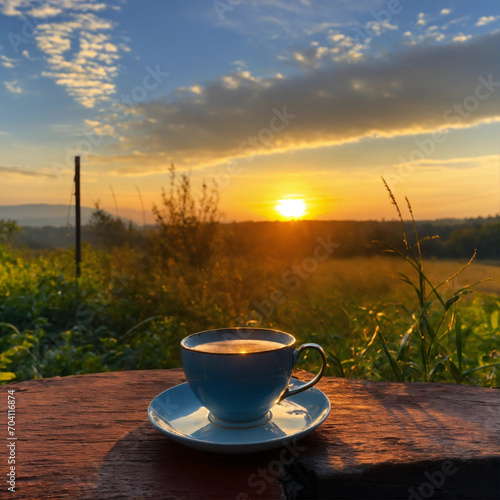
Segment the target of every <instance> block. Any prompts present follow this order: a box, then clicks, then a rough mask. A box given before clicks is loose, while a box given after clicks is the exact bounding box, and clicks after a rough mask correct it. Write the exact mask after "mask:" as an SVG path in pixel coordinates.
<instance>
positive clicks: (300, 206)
mask: <svg viewBox="0 0 500 500" xmlns="http://www.w3.org/2000/svg"><path fill="white" fill-rule="evenodd" d="M276 210H277V211H278V212H279V213H280V215H282V216H283V217H285V218H286V219H300V218H301V217H303V216H304V215H305V213H306V204H305V203H304V200H297V199H288V200H278V204H277V205H276Z"/></svg>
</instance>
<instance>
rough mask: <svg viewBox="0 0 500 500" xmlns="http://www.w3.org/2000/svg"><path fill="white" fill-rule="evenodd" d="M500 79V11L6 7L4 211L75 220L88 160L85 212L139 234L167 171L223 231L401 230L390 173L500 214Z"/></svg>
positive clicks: (481, 212)
mask: <svg viewBox="0 0 500 500" xmlns="http://www.w3.org/2000/svg"><path fill="white" fill-rule="evenodd" d="M499 63H500V4H499V3H498V1H497V0H480V1H475V2H471V1H470V0H455V1H453V0H452V1H441V2H436V1H432V0H420V1H415V0H413V1H412V0H380V1H379V0H358V1H356V2H353V1H348V0H329V1H322V0H290V1H285V0H252V1H250V0H216V1H206V0H204V1H202V0H190V1H189V2H186V1H181V0H169V1H168V2H167V1H162V2H160V1H158V0H156V1H153V0H141V1H139V0H111V1H108V2H105V3H104V2H101V1H99V0H48V1H44V2H41V1H33V0H0V150H1V157H0V179H1V181H0V205H15V204H25V203H54V204H56V203H57V204H66V205H67V204H68V203H69V202H70V200H71V199H72V198H71V195H72V189H73V185H72V184H73V168H74V156H75V155H80V156H81V157H82V204H83V205H86V206H93V205H94V204H95V203H96V202H99V203H100V205H101V207H105V208H110V210H111V211H112V212H113V213H115V210H116V209H117V213H118V214H119V215H121V216H132V217H136V218H137V217H139V218H140V219H141V220H142V212H141V210H142V208H141V207H142V206H144V207H145V210H146V211H147V214H148V219H150V217H151V216H150V215H149V214H150V212H151V210H150V209H151V207H152V205H153V204H154V203H156V204H160V203H161V191H162V187H165V188H166V189H168V186H169V174H168V170H169V167H170V165H171V164H172V163H173V164H174V165H175V168H176V170H177V172H178V173H181V172H187V173H189V175H190V178H191V182H192V185H193V190H194V192H195V193H198V192H199V187H200V186H201V184H202V183H203V182H204V181H206V182H207V183H208V184H214V185H216V186H217V188H218V191H219V196H220V210H221V212H222V214H223V220H228V221H232V220H237V221H238V220H275V219H279V218H282V216H281V215H280V214H279V213H278V212H277V211H276V209H275V207H276V205H277V204H279V203H280V200H281V201H282V200H289V199H297V200H302V201H303V203H304V205H305V207H306V210H307V213H306V217H307V218H310V219H378V220H380V219H383V218H385V219H391V218H394V216H395V215H396V214H395V212H394V207H393V206H392V205H391V203H390V200H389V198H388V196H387V193H386V191H385V188H384V186H383V183H382V181H381V177H384V178H385V179H386V181H387V182H388V184H389V185H390V186H391V188H392V189H393V191H394V193H395V195H396V197H397V198H398V199H399V200H401V201H404V196H408V198H409V199H410V201H411V203H412V206H413V210H414V212H415V215H416V217H417V218H418V219H437V218H449V217H457V218H461V217H476V216H488V215H495V214H498V213H500V156H499V144H500V142H499V137H500V135H499V132H500V128H499V127H500V124H499V122H500V64H499ZM73 203H74V201H73ZM116 207H117V208H116ZM134 211H136V212H134ZM139 213H141V215H140V216H139V215H138V214H139Z"/></svg>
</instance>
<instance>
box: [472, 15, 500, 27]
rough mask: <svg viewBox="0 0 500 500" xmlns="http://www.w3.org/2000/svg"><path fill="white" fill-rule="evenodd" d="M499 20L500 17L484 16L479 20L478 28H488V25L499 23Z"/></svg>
mask: <svg viewBox="0 0 500 500" xmlns="http://www.w3.org/2000/svg"><path fill="white" fill-rule="evenodd" d="M499 19H500V16H483V17H480V18H479V20H478V21H477V23H476V26H486V25H487V24H490V23H493V22H495V21H498V20H499Z"/></svg>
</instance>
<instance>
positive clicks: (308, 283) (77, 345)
mask: <svg viewBox="0 0 500 500" xmlns="http://www.w3.org/2000/svg"><path fill="white" fill-rule="evenodd" d="M85 256H86V264H85V265H84V267H83V273H82V276H81V277H80V278H79V279H78V281H77V280H76V279H75V278H74V276H73V274H74V269H73V253H72V252H71V251H69V250H65V251H52V252H50V253H48V254H47V255H43V256H37V257H36V258H34V257H33V256H26V255H22V253H21V252H19V251H13V250H9V249H6V248H5V247H4V248H2V249H1V250H0V261H1V268H0V296H1V297H2V301H1V303H0V321H1V322H2V325H1V326H0V329H1V330H0V331H1V338H0V348H1V354H0V370H1V371H2V375H1V376H2V380H4V381H6V380H10V379H14V377H15V380H25V379H29V378H39V377H50V376H56V375H60V376H63V375H70V374H79V373H91V372H99V371H109V370H130V369H147V368H170V367H178V366H180V352H179V347H178V343H179V341H180V339H181V338H183V337H184V336H185V335H188V334H190V333H193V332H195V331H200V330H203V329H209V328H220V327H224V326H244V325H250V326H259V327H272V328H277V329H281V330H284V331H287V332H291V333H292V334H294V335H295V336H296V337H297V339H298V341H299V342H300V343H303V342H308V341H313V342H317V343H319V344H321V345H322V346H323V347H324V348H325V350H326V351H327V354H328V358H329V367H328V371H327V373H328V374H329V375H336V376H349V377H358V378H368V379H374V380H398V379H399V378H398V376H397V375H396V373H397V372H395V371H394V367H393V366H391V357H392V360H393V362H394V363H396V365H397V366H398V367H399V372H400V373H401V377H402V378H401V379H402V380H407V381H409V380H412V381H415V380H422V381H423V380H436V381H448V382H463V383H473V384H481V385H486V386H496V385H498V382H499V378H498V368H496V367H495V365H494V364H495V363H497V362H498V354H499V353H500V322H499V314H500V298H499V296H498V283H500V268H499V267H496V266H491V265H485V264H478V263H473V264H472V265H471V266H470V267H469V268H468V269H467V270H465V271H464V272H463V273H462V274H461V275H459V276H457V277H456V278H454V279H453V280H451V282H449V283H446V284H445V286H443V295H444V296H445V298H446V300H448V299H449V298H450V297H453V291H454V290H457V289H460V288H463V287H464V286H466V285H467V284H470V283H473V282H475V281H478V280H479V279H482V278H484V277H491V278H493V281H492V282H483V283H481V284H480V286H478V287H477V291H476V292H474V293H473V294H470V295H468V296H467V297H464V298H463V299H462V300H461V301H460V302H458V303H455V304H453V306H452V307H451V308H450V310H449V311H448V313H447V314H448V317H447V318H446V320H445V323H444V324H445V328H442V330H441V331H440V332H439V333H438V335H439V336H440V338H439V342H437V341H436V342H437V343H439V349H437V350H436V352H433V353H432V354H431V356H430V359H429V361H428V363H427V364H428V366H427V368H426V370H427V376H425V375H424V373H423V366H422V356H421V353H420V342H419V339H418V338H417V333H418V328H417V326H416V324H417V323H418V321H417V319H418V315H419V311H420V307H419V303H418V300H417V298H416V296H415V293H414V290H412V289H411V287H410V286H408V285H407V284H406V283H404V282H403V281H402V280H401V278H400V275H399V273H401V272H406V271H405V266H404V264H405V263H404V262H402V261H399V260H397V259H396V258H394V257H356V258H352V259H347V258H339V259H336V258H335V257H334V256H332V257H330V258H329V259H328V260H326V261H324V262H320V263H318V266H317V268H316V269H315V271H314V272H311V273H310V274H308V277H307V278H306V279H301V278H300V276H299V274H293V276H294V277H296V280H295V281H292V280H291V279H290V276H291V275H292V274H290V273H293V270H294V267H293V266H294V265H293V264H291V265H287V266H285V265H283V264H284V263H283V262H263V263H260V265H259V264H255V263H254V264H253V265H252V266H249V265H248V263H246V262H234V261H233V262H231V261H230V260H229V259H227V260H224V259H219V260H218V261H216V262H215V263H214V264H213V265H212V266H210V267H208V268H206V269H202V270H199V269H197V270H195V269H186V268H182V269H181V268H180V267H178V266H174V267H173V268H172V269H169V270H168V273H165V272H164V271H161V270H157V273H156V274H153V275H150V274H147V273H146V274H143V273H141V272H140V271H139V270H137V269H132V267H131V266H132V265H133V266H135V264H136V263H133V262H130V261H129V260H130V252H127V251H126V249H122V251H115V252H113V254H112V255H111V254H109V253H107V252H103V251H101V250H96V249H93V248H91V247H86V248H85ZM462 264H463V262H456V261H428V262H427V261H426V262H424V265H425V268H426V269H427V270H428V274H429V276H430V277H431V280H435V282H439V281H440V280H443V279H446V277H448V276H450V275H451V274H452V272H453V271H454V270H456V269H458V268H459V267H460V266H461V265H462ZM295 265H298V266H300V265H301V264H300V262H299V263H297V264H295ZM295 269H298V268H295ZM285 273H289V274H287V277H288V282H284V281H283V275H284V274H285ZM302 275H303V276H305V274H302ZM412 292H413V293H412ZM441 309H442V308H440V307H439V304H432V305H429V313H430V315H431V316H432V317H433V318H434V317H435V319H436V320H437V318H440V317H441V316H440V315H441V313H442V312H443V311H442V310H441ZM408 332H410V333H412V332H413V336H411V337H410V338H408ZM449 363H453V364H452V365H450V364H449ZM314 364H315V360H314V359H305V360H304V361H303V362H302V363H301V367H302V368H306V369H311V370H312V369H313V367H314ZM431 365H432V366H431ZM488 365H490V367H489V368H483V369H477V368H480V367H483V366H488ZM435 366H436V367H437V368H436V370H435V371H434V372H433V373H432V374H431V375H430V376H429V373H430V372H431V370H432V369H433V368H434V367H435ZM449 366H454V367H455V368H456V370H453V369H449Z"/></svg>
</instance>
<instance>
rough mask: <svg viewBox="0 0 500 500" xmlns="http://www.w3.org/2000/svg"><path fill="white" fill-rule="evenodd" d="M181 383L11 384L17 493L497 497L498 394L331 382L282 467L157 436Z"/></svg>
mask: <svg viewBox="0 0 500 500" xmlns="http://www.w3.org/2000/svg"><path fill="white" fill-rule="evenodd" d="M182 382H184V377H183V373H182V371H181V370H152V371H130V372H115V373H105V374H95V375H83V376H72V377H64V378H54V379H46V380H39V381H28V382H23V383H19V384H9V385H7V386H4V387H3V389H4V391H3V392H4V393H5V392H6V390H7V389H11V388H14V389H17V392H16V403H17V413H16V430H17V435H18V437H19V440H18V443H17V464H16V465H17V466H18V469H17V470H18V476H17V488H16V493H17V494H16V497H17V498H89V499H90V498H91V499H94V498H95V499H98V498H134V499H136V498H137V499H139V498H165V499H182V498H186V499H191V498H201V499H209V498H215V499H224V498H231V499H236V498H239V499H240V500H243V499H247V498H259V499H261V498H283V497H284V496H287V497H289V498H411V494H412V491H414V492H415V494H416V495H419V496H415V497H414V498H426V497H425V495H426V494H428V493H429V492H430V489H429V488H427V489H426V487H425V484H429V485H430V486H431V487H432V488H433V492H432V495H433V496H427V498H441V497H442V498H498V496H499V492H500V487H499V482H500V464H499V457H500V391H498V390H495V389H484V388H479V387H467V386H455V385H445V384H396V383H382V382H367V381H359V380H350V379H347V380H345V379H336V378H324V379H323V380H322V381H321V382H320V384H319V385H318V387H319V388H320V389H321V390H323V391H324V392H325V393H326V394H327V395H328V396H329V398H330V401H331V403H332V412H331V414H330V416H329V417H328V419H327V420H326V421H325V423H324V424H323V425H322V426H321V427H320V428H319V429H317V430H316V431H315V432H314V433H313V434H311V435H310V436H309V437H307V438H305V439H304V440H302V441H299V442H298V443H297V445H296V448H295V454H296V455H297V456H296V457H295V458H294V459H287V460H286V463H284V462H283V461H280V452H281V450H276V451H273V452H267V453H260V454H255V455H248V456H219V455H214V454H208V453H202V452H199V451H195V450H192V449H190V448H186V447H183V446H182V445H179V444H177V443H174V442H172V441H171V440H169V439H168V438H167V437H166V436H163V435H162V434H161V433H159V432H158V431H156V430H155V429H154V428H153V427H152V426H151V425H150V423H149V421H148V419H147V415H146V409H147V406H148V404H149V402H150V401H151V400H152V399H153V398H154V397H155V396H156V395H157V394H158V393H160V392H161V391H163V390H165V389H167V388H169V387H173V386H174V385H177V384H179V383H182ZM6 400H7V397H6V395H5V401H6ZM4 407H5V406H4ZM4 432H5V431H4ZM289 456H291V455H289ZM0 460H1V462H2V473H4V471H5V469H6V460H5V459H2V458H1V457H0ZM443 467H444V469H443ZM443 471H444V472H443ZM441 475H442V477H441ZM3 477H5V475H4V476H3ZM429 477H432V478H433V480H434V483H435V484H436V485H440V483H441V482H443V485H440V486H439V487H437V486H435V485H434V483H432V480H431V479H429ZM443 478H444V481H441V479H443ZM4 484H5V483H4ZM422 485H424V487H423V486H422ZM422 487H423V489H422ZM419 488H420V490H419ZM481 495H483V496H481ZM484 495H491V496H490V497H488V496H484ZM493 495H496V496H493ZM8 497H12V494H11V493H10V492H8V491H7V487H6V486H4V487H2V488H0V498H8Z"/></svg>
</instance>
